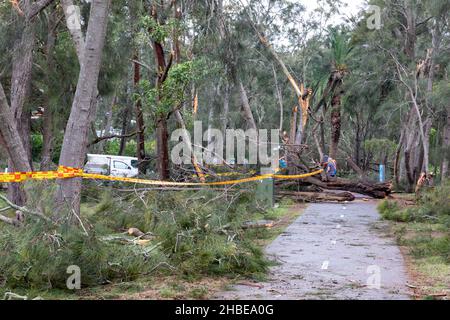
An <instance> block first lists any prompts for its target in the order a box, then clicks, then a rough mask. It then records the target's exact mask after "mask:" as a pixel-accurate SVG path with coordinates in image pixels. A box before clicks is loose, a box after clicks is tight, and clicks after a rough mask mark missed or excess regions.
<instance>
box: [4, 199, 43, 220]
mask: <svg viewBox="0 0 450 320" xmlns="http://www.w3.org/2000/svg"><path fill="white" fill-rule="evenodd" d="M0 199H2V200H3V201H5V202H6V204H7V205H8V206H9V207H11V208H12V209H16V210H19V211H21V212H24V213H27V214H30V215H32V216H35V217H38V218H40V219H42V220H45V221H46V222H51V220H50V218H48V217H46V216H45V215H44V214H43V213H41V212H37V211H32V210H30V209H27V208H25V207H21V206H18V205H15V204H14V203H12V202H11V201H9V200H8V198H6V197H5V196H3V195H1V194H0Z"/></svg>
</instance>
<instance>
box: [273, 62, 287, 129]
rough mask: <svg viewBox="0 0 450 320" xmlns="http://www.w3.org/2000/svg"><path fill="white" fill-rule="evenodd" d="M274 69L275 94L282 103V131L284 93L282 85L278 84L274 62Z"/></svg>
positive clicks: (281, 124) (281, 126) (279, 102)
mask: <svg viewBox="0 0 450 320" xmlns="http://www.w3.org/2000/svg"><path fill="white" fill-rule="evenodd" d="M272 70H273V79H274V82H275V95H276V98H277V100H278V104H279V105H280V127H279V128H280V132H283V112H284V110H283V109H284V108H283V94H282V92H281V89H280V87H279V86H278V80H277V72H276V70H275V66H274V65H273V64H272Z"/></svg>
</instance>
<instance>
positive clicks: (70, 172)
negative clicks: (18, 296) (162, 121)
mask: <svg viewBox="0 0 450 320" xmlns="http://www.w3.org/2000/svg"><path fill="white" fill-rule="evenodd" d="M321 172H323V169H321V170H317V171H314V172H310V173H305V174H299V175H290V176H288V175H280V174H264V175H259V176H255V177H249V178H244V179H237V180H227V181H217V182H171V181H160V180H147V179H137V178H123V177H112V176H105V175H101V174H92V173H85V172H83V170H82V169H76V168H71V167H64V166H60V167H59V168H58V170H57V171H36V172H12V173H0V183H20V182H24V181H26V180H53V179H69V178H83V179H92V180H108V181H122V182H129V183H137V184H147V185H158V186H199V185H202V186H224V185H233V184H241V183H246V182H252V181H260V180H266V179H280V180H289V179H304V178H308V177H312V176H315V175H318V174H320V173H321Z"/></svg>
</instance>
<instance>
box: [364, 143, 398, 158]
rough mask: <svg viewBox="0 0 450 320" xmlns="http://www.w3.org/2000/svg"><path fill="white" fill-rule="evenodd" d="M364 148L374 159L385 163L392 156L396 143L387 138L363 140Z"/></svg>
mask: <svg viewBox="0 0 450 320" xmlns="http://www.w3.org/2000/svg"><path fill="white" fill-rule="evenodd" d="M364 148H365V149H366V151H367V152H369V153H371V154H372V156H373V159H374V160H375V161H377V162H378V163H384V164H386V161H388V160H390V159H392V157H393V156H394V154H395V150H396V148H397V144H396V143H395V142H392V141H390V140H388V139H371V140H367V141H364Z"/></svg>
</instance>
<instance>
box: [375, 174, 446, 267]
mask: <svg viewBox="0 0 450 320" xmlns="http://www.w3.org/2000/svg"><path fill="white" fill-rule="evenodd" d="M378 210H379V212H380V214H381V215H382V217H383V218H384V219H386V220H392V221H396V222H399V223H408V226H409V225H411V227H408V228H407V229H408V230H410V232H409V234H408V236H406V235H404V234H402V233H399V235H398V236H399V241H400V243H401V244H402V245H407V246H409V247H410V248H411V253H412V254H413V256H414V257H416V258H425V257H431V256H439V257H442V258H443V259H444V260H445V261H447V263H450V183H448V182H447V183H445V184H443V185H441V186H438V187H435V188H433V189H429V190H426V191H425V192H423V193H422V194H421V195H420V196H419V197H418V198H417V204H416V205H414V206H407V207H404V206H402V205H400V204H399V203H398V202H395V201H393V200H385V201H383V202H381V203H380V205H379V206H378ZM424 226H425V227H424ZM426 226H428V227H426ZM403 230H406V227H405V228H404V229H403ZM413 230H415V232H414V231H413ZM403 233H405V232H403ZM411 233H412V234H413V235H412V236H411Z"/></svg>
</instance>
